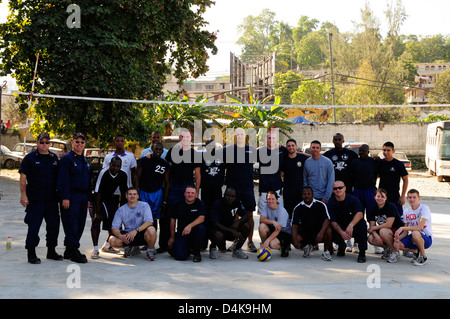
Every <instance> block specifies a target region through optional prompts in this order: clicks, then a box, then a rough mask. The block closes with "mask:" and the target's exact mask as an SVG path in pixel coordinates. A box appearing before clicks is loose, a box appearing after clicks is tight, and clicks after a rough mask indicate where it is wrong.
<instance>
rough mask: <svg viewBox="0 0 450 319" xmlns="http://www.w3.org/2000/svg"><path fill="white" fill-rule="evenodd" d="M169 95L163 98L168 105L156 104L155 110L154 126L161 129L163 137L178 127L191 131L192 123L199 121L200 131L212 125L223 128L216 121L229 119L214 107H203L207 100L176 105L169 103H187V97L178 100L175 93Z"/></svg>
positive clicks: (201, 99)
mask: <svg viewBox="0 0 450 319" xmlns="http://www.w3.org/2000/svg"><path fill="white" fill-rule="evenodd" d="M168 93H169V95H168V96H167V97H166V98H165V101H167V102H168V103H167V104H166V103H161V104H157V105H156V106H155V107H154V108H155V113H156V116H155V119H154V120H155V122H156V125H158V126H160V127H163V128H164V130H165V135H170V134H171V132H172V131H173V130H174V129H176V128H180V127H184V128H188V129H190V130H192V129H193V128H194V122H195V121H198V120H200V121H201V123H202V129H203V130H204V129H207V128H211V127H212V126H213V125H216V126H218V127H219V128H223V125H222V124H221V123H220V122H219V121H217V119H219V118H229V116H227V115H224V114H223V112H222V111H220V110H219V109H218V108H217V107H216V106H205V105H203V104H204V103H206V102H207V101H208V100H207V99H206V98H204V97H203V95H202V96H200V97H198V98H197V99H196V100H195V103H196V104H181V103H180V104H177V103H170V102H189V100H188V97H187V96H183V97H182V98H179V96H178V95H177V94H175V93H171V92H168Z"/></svg>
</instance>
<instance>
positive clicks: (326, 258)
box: [322, 250, 332, 261]
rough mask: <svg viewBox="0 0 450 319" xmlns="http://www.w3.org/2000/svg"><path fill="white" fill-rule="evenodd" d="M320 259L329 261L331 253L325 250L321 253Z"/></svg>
mask: <svg viewBox="0 0 450 319" xmlns="http://www.w3.org/2000/svg"><path fill="white" fill-rule="evenodd" d="M322 259H323V260H325V261H331V260H332V259H331V254H330V252H329V251H328V250H325V251H324V252H323V253H322Z"/></svg>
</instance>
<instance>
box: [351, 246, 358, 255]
mask: <svg viewBox="0 0 450 319" xmlns="http://www.w3.org/2000/svg"><path fill="white" fill-rule="evenodd" d="M352 253H354V254H357V253H359V247H358V243H354V244H353V248H352Z"/></svg>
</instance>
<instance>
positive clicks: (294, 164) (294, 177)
mask: <svg viewBox="0 0 450 319" xmlns="http://www.w3.org/2000/svg"><path fill="white" fill-rule="evenodd" d="M307 159H308V156H306V155H305V154H300V153H297V155H296V156H295V157H294V158H290V157H289V156H285V158H284V160H283V164H282V166H281V170H282V171H283V173H284V174H283V175H284V188H283V194H298V193H300V192H301V191H302V189H303V167H304V166H305V161H306V160H307Z"/></svg>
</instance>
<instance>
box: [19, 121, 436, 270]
mask: <svg viewBox="0 0 450 319" xmlns="http://www.w3.org/2000/svg"><path fill="white" fill-rule="evenodd" d="M246 137H247V136H246V131H245V130H244V129H242V128H238V129H236V130H235V132H234V138H235V141H234V143H232V144H230V145H226V146H225V147H222V146H221V145H220V144H218V143H216V142H215V141H214V140H213V139H211V140H208V141H207V143H206V147H205V149H203V150H195V149H194V148H193V147H192V143H191V139H192V138H191V133H190V131H189V130H187V129H183V130H181V133H180V135H179V140H180V142H179V143H178V144H177V145H176V146H174V147H172V148H170V149H168V150H167V149H165V148H164V146H163V144H162V136H161V133H160V132H157V131H155V132H153V133H152V136H151V140H152V141H151V142H152V143H151V146H150V147H149V148H147V149H144V150H143V151H142V153H141V156H140V158H139V159H136V157H135V155H134V154H133V153H131V152H128V151H126V150H125V137H124V136H122V135H118V136H116V137H115V140H114V147H115V150H114V151H113V152H112V153H109V154H108V155H106V157H105V158H104V163H103V169H102V170H101V171H100V173H99V175H98V177H97V179H96V182H95V185H90V167H89V162H88V160H87V158H86V157H85V156H84V155H83V154H84V147H85V144H86V136H85V135H84V134H82V133H77V134H75V135H74V136H73V140H72V150H71V151H70V152H69V153H68V154H66V155H65V156H63V157H62V158H61V159H60V160H58V157H57V156H56V155H55V154H53V153H51V152H50V151H49V140H50V137H49V135H48V134H47V133H42V134H40V135H39V137H38V139H37V150H36V151H34V152H32V153H30V154H28V155H27V156H26V157H25V158H24V160H23V162H22V166H21V168H20V170H19V173H20V190H21V203H22V205H23V206H25V207H26V217H25V222H26V223H27V224H28V234H27V238H26V243H25V248H26V249H27V251H28V261H29V262H30V263H33V264H38V263H40V262H41V261H40V259H39V258H38V257H37V255H36V250H35V248H36V247H37V246H38V244H39V236H38V232H39V228H40V226H41V224H42V221H43V220H44V219H45V221H46V224H47V237H46V239H47V248H48V252H47V258H48V259H54V260H61V259H63V258H65V259H70V260H72V261H74V262H78V263H86V262H87V258H86V256H85V255H84V254H82V253H81V252H80V239H81V236H82V234H83V230H84V228H85V223H86V219H87V213H88V212H89V214H90V217H91V221H92V225H91V237H92V241H93V246H94V249H93V251H92V254H91V258H93V259H96V258H99V257H100V252H102V253H103V252H107V253H118V252H119V250H118V248H123V251H124V253H123V255H124V257H130V256H132V255H135V254H140V253H141V252H142V251H145V256H146V258H147V259H148V260H150V261H153V260H155V258H156V255H157V253H164V252H168V253H169V254H170V255H171V256H173V257H174V258H175V259H177V260H186V259H188V258H190V256H191V255H193V261H194V262H200V261H201V260H202V255H201V251H203V250H205V249H207V248H208V244H209V257H210V258H212V259H216V258H218V252H221V253H225V252H227V251H231V252H232V256H233V257H236V258H242V259H247V258H248V255H247V254H246V253H244V252H243V250H242V247H243V245H244V243H245V242H246V241H247V249H248V250H249V251H251V252H256V251H257V247H256V245H255V244H254V243H253V230H254V228H255V227H254V226H255V225H254V215H253V214H254V212H255V211H257V213H258V214H259V215H260V218H259V223H260V224H259V226H258V228H257V229H258V232H259V237H260V239H261V242H260V244H259V246H260V247H261V248H271V249H279V250H281V256H282V257H287V256H289V252H290V250H291V247H292V246H293V247H294V248H297V249H302V250H303V256H304V257H309V256H310V255H311V252H312V251H313V250H317V249H318V244H319V243H323V247H324V251H323V253H322V259H324V260H326V261H330V260H332V257H331V256H332V255H333V254H334V253H335V252H336V255H337V256H344V255H345V251H346V249H348V248H347V246H348V245H349V244H351V240H352V238H353V239H354V246H355V247H356V246H357V248H358V258H357V261H358V262H365V261H366V255H365V252H366V250H367V246H368V243H370V244H372V245H373V246H375V247H381V248H382V251H381V252H382V258H385V259H386V260H387V261H389V262H397V261H398V260H399V258H400V252H399V251H400V250H403V251H407V252H409V253H410V254H411V257H412V261H413V262H414V263H415V264H416V265H422V264H424V263H425V262H426V260H427V257H426V253H425V249H427V248H428V247H430V245H431V243H432V233H431V213H430V210H429V208H428V207H427V206H426V205H424V204H421V203H420V195H419V192H418V191H417V190H413V189H411V190H409V191H407V189H408V173H407V171H406V170H405V167H404V165H403V163H401V162H400V161H398V160H396V159H395V158H394V157H393V153H394V152H395V149H394V145H393V144H392V143H390V142H387V143H385V144H384V145H383V154H384V157H385V158H384V159H379V158H374V157H370V156H369V154H370V152H369V146H368V145H362V146H361V147H360V149H359V154H356V153H355V152H354V151H352V150H350V149H347V148H343V143H344V137H343V135H342V134H339V133H338V134H335V136H334V137H333V143H334V145H335V148H334V149H332V150H329V151H327V152H325V153H323V154H322V152H321V143H320V142H319V141H317V140H315V141H312V142H311V144H310V145H311V146H310V152H311V155H307V154H303V153H300V152H298V151H297V143H296V141H295V140H293V139H289V140H288V141H287V142H286V145H285V146H282V145H280V144H279V140H278V132H277V131H276V130H271V131H269V132H268V133H267V136H266V143H265V145H264V146H261V147H258V148H255V147H253V146H251V145H249V144H248V143H247V142H246ZM255 163H257V164H258V165H259V168H258V170H259V182H258V190H257V192H256V193H257V194H258V195H259V196H255V189H254V187H255V186H254V165H255ZM378 178H379V185H378V188H377V186H376V183H377V180H378ZM401 181H402V183H401ZM401 184H402V187H401V189H400V185H401ZM257 197H258V198H257ZM406 198H407V200H408V203H409V205H410V207H409V208H408V209H407V210H405V211H403V205H404V204H405V199H406ZM60 220H61V222H62V224H63V229H64V233H65V237H64V246H65V248H66V249H65V251H64V255H63V256H61V255H59V254H58V253H56V249H55V248H56V246H57V238H58V235H59V227H60ZM102 229H103V230H105V231H107V232H108V236H107V239H106V241H105V243H104V244H103V245H102V247H101V248H99V235H100V232H101V230H102ZM158 231H159V232H158ZM158 234H159V237H158ZM157 241H158V249H156V247H155V246H156V245H157ZM227 241H229V242H231V243H232V244H231V245H230V247H228V249H227V247H226V246H227V245H226V243H227ZM333 243H334V244H335V245H333Z"/></svg>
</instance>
